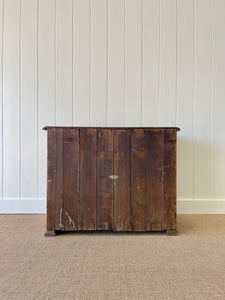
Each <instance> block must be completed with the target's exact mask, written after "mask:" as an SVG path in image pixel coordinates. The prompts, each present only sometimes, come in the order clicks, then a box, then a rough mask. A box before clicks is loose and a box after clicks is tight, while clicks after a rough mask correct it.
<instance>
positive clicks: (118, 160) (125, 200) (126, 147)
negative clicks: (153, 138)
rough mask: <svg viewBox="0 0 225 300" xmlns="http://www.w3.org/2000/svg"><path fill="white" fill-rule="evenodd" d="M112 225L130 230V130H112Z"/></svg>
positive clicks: (119, 229)
mask: <svg viewBox="0 0 225 300" xmlns="http://www.w3.org/2000/svg"><path fill="white" fill-rule="evenodd" d="M113 139H114V172H113V173H114V180H113V182H114V188H113V190H114V225H113V229H114V230H115V231H129V230H130V205H131V203H130V175H131V174H130V148H131V147H130V146H131V144H130V130H126V129H121V130H114V138H113Z"/></svg>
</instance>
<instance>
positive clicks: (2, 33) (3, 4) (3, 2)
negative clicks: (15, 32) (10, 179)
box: [1, 0, 5, 199]
mask: <svg viewBox="0 0 225 300" xmlns="http://www.w3.org/2000/svg"><path fill="white" fill-rule="evenodd" d="M4 11H5V0H3V1H2V32H1V39H2V45H1V46H2V56H1V61H2V70H1V76H2V82H1V84H2V91H1V97H2V103H1V105H2V111H1V113H2V116H1V117H2V129H1V131H2V141H1V142H2V145H1V146H2V157H1V159H2V170H1V173H2V178H1V180H2V182H1V184H2V195H1V198H2V199H3V187H4V186H3V183H4V181H3V180H4V159H3V158H4V142H3V141H4V139H3V134H4V130H3V124H4V123H3V118H4V115H3V109H4V105H3V96H4V93H3V67H4V66H3V57H4V55H3V52H4V47H3V44H4V21H5V18H4Z"/></svg>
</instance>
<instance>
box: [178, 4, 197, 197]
mask: <svg viewBox="0 0 225 300" xmlns="http://www.w3.org/2000/svg"><path fill="white" fill-rule="evenodd" d="M177 4H178V7H177V16H178V21H177V22H178V24H177V99H178V101H177V124H178V126H179V127H180V128H181V129H182V134H181V135H179V138H178V140H177V143H178V144H177V148H178V151H177V161H178V163H177V167H178V170H177V172H178V176H177V179H178V189H177V193H178V199H182V198H183V199H193V134H194V132H193V130H194V128H193V124H194V114H193V111H194V1H186V0H181V1H178V2H177Z"/></svg>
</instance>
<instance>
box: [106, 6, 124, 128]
mask: <svg viewBox="0 0 225 300" xmlns="http://www.w3.org/2000/svg"><path fill="white" fill-rule="evenodd" d="M124 3H125V0H122V1H121V0H109V2H108V126H123V122H124Z"/></svg>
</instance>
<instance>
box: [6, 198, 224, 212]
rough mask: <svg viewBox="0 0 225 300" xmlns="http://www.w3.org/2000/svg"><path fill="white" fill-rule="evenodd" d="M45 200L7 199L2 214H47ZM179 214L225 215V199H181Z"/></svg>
mask: <svg viewBox="0 0 225 300" xmlns="http://www.w3.org/2000/svg"><path fill="white" fill-rule="evenodd" d="M45 213H46V199H45V198H39V199H36V198H23V199H18V198H5V199H3V200H0V214H45ZM177 213H178V214H225V199H217V200H210V199H203V200H202V199H201V200H192V199H182V200H181V199H180V200H178V201H177Z"/></svg>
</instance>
